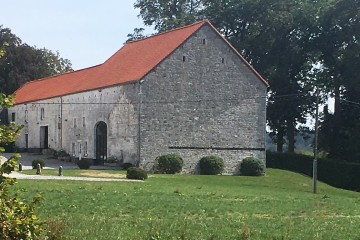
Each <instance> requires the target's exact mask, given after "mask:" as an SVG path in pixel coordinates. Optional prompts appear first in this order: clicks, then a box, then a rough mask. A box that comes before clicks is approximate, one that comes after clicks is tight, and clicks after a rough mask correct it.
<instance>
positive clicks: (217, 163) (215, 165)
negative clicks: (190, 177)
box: [199, 156, 224, 175]
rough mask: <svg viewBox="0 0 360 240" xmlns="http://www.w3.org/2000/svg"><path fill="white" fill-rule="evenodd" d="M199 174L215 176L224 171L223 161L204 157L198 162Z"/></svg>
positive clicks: (214, 157) (217, 158) (215, 157)
mask: <svg viewBox="0 0 360 240" xmlns="http://www.w3.org/2000/svg"><path fill="white" fill-rule="evenodd" d="M199 168H200V174H204V175H217V174H220V173H222V171H223V170H224V160H223V159H222V158H221V157H218V156H206V157H203V158H201V159H200V161H199Z"/></svg>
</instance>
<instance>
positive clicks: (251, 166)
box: [240, 157, 265, 176]
mask: <svg viewBox="0 0 360 240" xmlns="http://www.w3.org/2000/svg"><path fill="white" fill-rule="evenodd" d="M240 174H241V175H243V176H263V175H264V174H265V164H264V162H263V161H261V160H260V159H257V158H254V157H247V158H245V159H244V160H242V162H241V164H240Z"/></svg>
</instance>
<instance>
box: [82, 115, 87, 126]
mask: <svg viewBox="0 0 360 240" xmlns="http://www.w3.org/2000/svg"><path fill="white" fill-rule="evenodd" d="M82 120H83V121H82V125H83V127H85V126H86V121H85V120H86V119H85V117H83V119H82Z"/></svg>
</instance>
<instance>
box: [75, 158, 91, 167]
mask: <svg viewBox="0 0 360 240" xmlns="http://www.w3.org/2000/svg"><path fill="white" fill-rule="evenodd" d="M77 165H78V167H79V168H80V169H89V168H90V166H91V160H90V159H86V158H83V159H81V160H79V161H77Z"/></svg>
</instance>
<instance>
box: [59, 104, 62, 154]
mask: <svg viewBox="0 0 360 240" xmlns="http://www.w3.org/2000/svg"><path fill="white" fill-rule="evenodd" d="M62 105H63V99H62V97H60V129H59V130H60V149H63V142H62V141H63V106H62Z"/></svg>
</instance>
